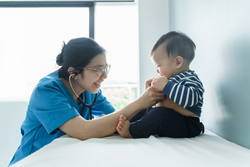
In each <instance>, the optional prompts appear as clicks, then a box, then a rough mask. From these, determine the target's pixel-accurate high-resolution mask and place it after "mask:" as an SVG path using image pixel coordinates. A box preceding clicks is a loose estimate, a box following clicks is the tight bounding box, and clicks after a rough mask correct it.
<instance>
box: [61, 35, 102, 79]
mask: <svg viewBox="0 0 250 167" xmlns="http://www.w3.org/2000/svg"><path fill="white" fill-rule="evenodd" d="M102 53H105V49H104V48H103V47H101V46H100V45H99V44H98V43H97V42H95V41H94V40H93V39H90V38H85V37H82V38H75V39H71V40H70V41H69V42H68V43H67V44H65V43H64V44H63V47H62V51H61V53H60V54H59V55H58V56H57V57H56V63H57V64H58V65H59V66H62V67H61V68H60V69H59V70H58V74H59V78H64V79H66V80H68V78H69V72H68V68H69V67H74V68H75V71H74V73H76V74H79V73H81V72H82V71H83V69H82V68H84V67H86V66H87V65H88V64H89V62H90V61H91V60H92V59H93V58H94V57H95V56H97V55H99V54H102Z"/></svg>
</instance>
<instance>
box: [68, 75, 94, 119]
mask: <svg viewBox="0 0 250 167" xmlns="http://www.w3.org/2000/svg"><path fill="white" fill-rule="evenodd" d="M72 75H75V74H71V75H70V76H69V85H70V87H71V90H72V91H73V93H74V94H75V96H76V97H77V99H78V100H79V101H80V102H81V103H82V104H83V105H84V106H86V107H88V108H89V115H90V120H92V118H93V116H92V107H93V105H94V104H95V102H96V99H97V96H98V93H96V94H95V100H94V102H93V103H92V104H86V103H85V102H84V101H83V100H82V99H81V97H79V96H78V95H77V94H76V92H75V91H74V89H73V87H72V85H71V77H72Z"/></svg>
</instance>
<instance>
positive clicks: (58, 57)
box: [56, 42, 66, 66]
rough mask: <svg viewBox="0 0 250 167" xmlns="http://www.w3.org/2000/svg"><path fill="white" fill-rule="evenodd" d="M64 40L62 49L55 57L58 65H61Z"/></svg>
mask: <svg viewBox="0 0 250 167" xmlns="http://www.w3.org/2000/svg"><path fill="white" fill-rule="evenodd" d="M65 46H66V45H65V42H63V47H62V51H61V53H60V54H59V55H57V57H56V64H57V65H59V66H62V65H63V51H64V48H65Z"/></svg>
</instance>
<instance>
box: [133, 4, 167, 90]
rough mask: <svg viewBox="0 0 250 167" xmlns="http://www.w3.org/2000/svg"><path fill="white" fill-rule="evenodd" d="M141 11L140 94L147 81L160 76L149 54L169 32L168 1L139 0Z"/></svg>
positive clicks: (139, 9)
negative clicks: (162, 36) (157, 42)
mask: <svg viewBox="0 0 250 167" xmlns="http://www.w3.org/2000/svg"><path fill="white" fill-rule="evenodd" d="M138 11H139V73H140V76H139V79H140V81H139V84H140V93H139V94H142V93H143V92H144V90H145V81H146V80H147V79H150V78H153V77H155V76H158V74H157V73H156V68H155V66H154V65H153V63H152V62H151V60H150V58H149V53H150V50H151V49H152V47H153V46H154V44H155V43H156V41H157V40H158V39H159V38H160V37H161V35H163V34H164V33H166V32H168V31H169V28H168V22H169V16H168V0H138Z"/></svg>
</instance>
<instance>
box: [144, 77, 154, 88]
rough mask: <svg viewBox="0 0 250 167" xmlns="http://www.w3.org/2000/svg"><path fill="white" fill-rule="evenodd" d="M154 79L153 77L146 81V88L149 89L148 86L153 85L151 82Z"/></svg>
mask: <svg viewBox="0 0 250 167" xmlns="http://www.w3.org/2000/svg"><path fill="white" fill-rule="evenodd" d="M152 81H153V78H152V79H148V80H147V81H146V82H145V89H147V88H148V87H151V82H152Z"/></svg>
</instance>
